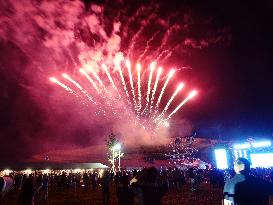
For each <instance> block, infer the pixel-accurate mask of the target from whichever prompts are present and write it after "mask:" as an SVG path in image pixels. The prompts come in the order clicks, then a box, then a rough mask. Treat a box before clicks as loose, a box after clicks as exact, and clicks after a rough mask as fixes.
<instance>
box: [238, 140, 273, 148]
mask: <svg viewBox="0 0 273 205" xmlns="http://www.w3.org/2000/svg"><path fill="white" fill-rule="evenodd" d="M251 146H252V147H254V148H258V147H270V146H271V141H260V142H252V143H244V144H235V145H233V147H234V149H248V148H250V147H251Z"/></svg>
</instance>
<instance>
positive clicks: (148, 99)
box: [141, 62, 155, 115]
mask: <svg viewBox="0 0 273 205" xmlns="http://www.w3.org/2000/svg"><path fill="white" fill-rule="evenodd" d="M154 69H155V62H152V63H151V64H150V75H149V80H148V88H147V96H146V101H147V103H146V106H145V108H144V110H143V111H142V113H141V115H142V114H145V113H146V109H147V108H148V106H149V102H150V93H151V83H152V79H153V72H154Z"/></svg>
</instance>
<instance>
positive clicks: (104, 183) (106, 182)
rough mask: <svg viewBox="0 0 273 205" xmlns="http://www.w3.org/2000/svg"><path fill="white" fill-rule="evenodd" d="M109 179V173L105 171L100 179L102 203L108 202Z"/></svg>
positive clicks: (104, 204)
mask: <svg viewBox="0 0 273 205" xmlns="http://www.w3.org/2000/svg"><path fill="white" fill-rule="evenodd" d="M110 180H111V176H110V173H109V172H108V171H106V172H105V173H104V175H103V177H102V179H101V186H102V201H103V205H108V204H109V195H110Z"/></svg>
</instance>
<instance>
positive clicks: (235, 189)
mask: <svg viewBox="0 0 273 205" xmlns="http://www.w3.org/2000/svg"><path fill="white" fill-rule="evenodd" d="M234 171H235V173H236V174H235V176H234V177H232V178H231V179H228V180H227V181H226V183H225V186H224V205H268V202H269V196H270V195H272V194H273V185H272V184H270V183H269V182H266V181H263V180H260V179H258V178H255V177H253V176H251V175H249V172H250V162H249V161H248V160H247V159H245V158H238V159H237V160H236V161H235V162H234Z"/></svg>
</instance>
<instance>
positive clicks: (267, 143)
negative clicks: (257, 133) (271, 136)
mask: <svg viewBox="0 0 273 205" xmlns="http://www.w3.org/2000/svg"><path fill="white" fill-rule="evenodd" d="M252 146H253V147H254V148H257V147H270V146H271V141H261V142H253V143H252Z"/></svg>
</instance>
